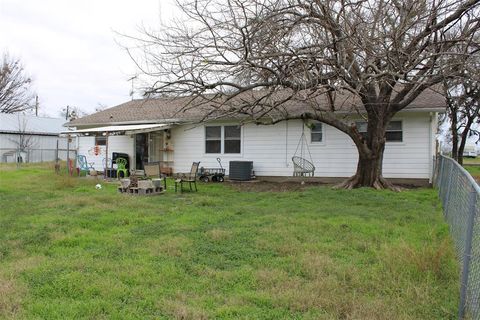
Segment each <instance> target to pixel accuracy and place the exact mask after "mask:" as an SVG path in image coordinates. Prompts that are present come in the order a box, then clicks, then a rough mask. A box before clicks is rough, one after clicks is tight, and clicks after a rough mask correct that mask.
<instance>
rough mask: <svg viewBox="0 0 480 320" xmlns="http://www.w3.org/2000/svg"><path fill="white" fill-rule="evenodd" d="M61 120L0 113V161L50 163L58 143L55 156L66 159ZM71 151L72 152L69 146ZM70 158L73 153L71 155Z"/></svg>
mask: <svg viewBox="0 0 480 320" xmlns="http://www.w3.org/2000/svg"><path fill="white" fill-rule="evenodd" d="M64 123H65V119H56V118H47V117H37V116H33V115H24V114H6V113H0V162H16V161H17V160H19V161H22V162H42V161H54V160H55V157H56V152H57V151H56V148H57V141H58V148H59V153H58V157H59V158H60V159H62V160H65V159H66V150H67V138H66V137H59V134H60V132H62V131H64V130H65V127H63V124H64ZM70 148H71V149H76V145H75V144H74V141H73V143H72V144H71V146H70ZM71 156H73V153H72V155H71Z"/></svg>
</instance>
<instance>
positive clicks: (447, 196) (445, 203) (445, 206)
mask: <svg viewBox="0 0 480 320" xmlns="http://www.w3.org/2000/svg"><path fill="white" fill-rule="evenodd" d="M449 162H450V172H449V174H448V178H447V187H446V188H447V192H446V193H445V200H444V201H443V214H444V216H445V217H446V216H447V215H448V201H449V200H450V190H451V189H452V188H451V187H452V176H453V168H454V164H453V163H452V161H449Z"/></svg>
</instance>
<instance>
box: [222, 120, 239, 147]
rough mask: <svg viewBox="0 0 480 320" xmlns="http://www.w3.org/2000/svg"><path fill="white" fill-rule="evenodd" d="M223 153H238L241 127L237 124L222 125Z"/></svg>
mask: <svg viewBox="0 0 480 320" xmlns="http://www.w3.org/2000/svg"><path fill="white" fill-rule="evenodd" d="M223 130H224V140H223V153H240V149H241V148H240V147H241V143H240V142H241V139H240V133H241V129H240V127H239V126H224V127H223Z"/></svg>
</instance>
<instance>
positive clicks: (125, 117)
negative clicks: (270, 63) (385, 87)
mask: <svg viewBox="0 0 480 320" xmlns="http://www.w3.org/2000/svg"><path fill="white" fill-rule="evenodd" d="M247 99H248V98H247ZM325 99H326V97H325V95H322V96H319V97H317V98H316V107H318V106H326V105H327V102H326V100H325ZM189 101H191V98H190V97H181V98H150V99H140V100H132V101H128V102H125V103H122V104H120V105H118V106H115V107H112V108H109V109H106V110H103V111H100V112H96V113H94V114H91V115H88V116H85V117H82V118H79V119H76V120H73V121H71V122H69V123H68V124H67V126H72V127H77V126H78V127H88V126H97V125H105V124H126V123H161V122H189V121H196V120H197V121H198V120H200V119H202V118H203V117H204V116H205V115H206V114H208V112H209V111H211V108H210V107H209V106H207V105H197V106H195V107H192V106H189V107H188V108H184V106H185V105H186V104H187V103H188V102H189ZM335 104H336V105H338V106H339V109H340V110H343V112H355V110H356V107H355V106H360V105H361V103H360V102H359V101H358V100H355V99H352V98H351V95H348V96H347V95H339V94H337V95H336V97H335ZM445 107H446V105H445V99H444V97H443V96H442V95H441V94H440V93H438V92H436V91H434V90H431V89H427V90H425V91H424V92H423V93H422V94H421V95H420V96H419V97H417V99H415V100H414V101H413V102H412V103H411V104H410V105H409V106H408V107H407V108H405V109H404V110H405V111H442V110H444V109H445ZM282 108H283V110H282V111H273V112H270V113H269V115H270V116H273V117H275V116H278V117H280V116H281V114H280V113H286V112H288V113H289V114H290V115H295V114H301V113H303V112H305V110H308V108H310V106H309V105H308V104H307V103H305V102H302V101H289V102H288V103H286V104H285V105H284V106H283V107H282ZM275 113H276V114H275ZM235 117H239V116H238V115H236V116H232V117H230V118H235Z"/></svg>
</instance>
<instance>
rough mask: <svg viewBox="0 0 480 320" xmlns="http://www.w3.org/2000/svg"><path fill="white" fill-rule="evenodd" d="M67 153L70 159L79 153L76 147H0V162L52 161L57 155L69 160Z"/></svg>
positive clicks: (61, 158)
mask: <svg viewBox="0 0 480 320" xmlns="http://www.w3.org/2000/svg"><path fill="white" fill-rule="evenodd" d="M57 152H58V155H57ZM67 154H69V157H68V158H69V159H75V157H76V154H77V153H76V150H74V149H70V150H67V149H58V150H56V149H27V150H25V151H20V150H15V149H11V148H8V149H7V148H0V162H7V163H16V162H23V163H32V162H50V161H55V160H56V158H57V157H58V158H59V159H60V160H63V161H65V160H67Z"/></svg>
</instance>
